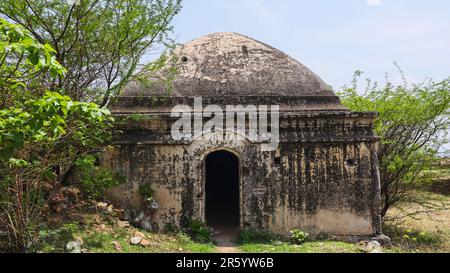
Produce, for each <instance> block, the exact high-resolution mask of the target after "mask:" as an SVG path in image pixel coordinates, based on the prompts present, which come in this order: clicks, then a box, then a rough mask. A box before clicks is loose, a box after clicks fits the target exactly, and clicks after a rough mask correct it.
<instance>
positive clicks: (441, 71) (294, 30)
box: [174, 0, 450, 89]
mask: <svg viewBox="0 0 450 273" xmlns="http://www.w3.org/2000/svg"><path fill="white" fill-rule="evenodd" d="M174 27H175V28H174V37H175V38H176V41H177V42H179V43H183V42H187V41H189V40H192V39H195V38H197V37H200V36H202V35H205V34H208V33H212V32H219V31H232V32H238V33H241V34H244V35H247V36H250V37H252V38H255V39H257V40H260V41H262V42H265V43H267V44H270V45H272V46H274V47H276V48H278V49H280V50H282V51H284V52H286V53H287V54H289V55H291V56H292V57H294V58H296V59H297V60H299V61H300V62H302V63H303V64H305V65H306V66H308V67H309V68H310V69H312V70H313V71H314V72H316V73H317V74H318V75H319V76H320V77H321V78H322V79H323V80H324V81H325V82H327V83H328V84H330V85H332V86H333V87H334V88H335V89H339V87H341V86H343V85H344V84H348V83H349V82H350V81H351V77H352V74H353V72H354V71H355V70H363V71H364V72H365V76H366V77H370V78H371V79H373V80H377V81H380V82H384V78H385V73H386V72H387V73H389V75H390V79H391V80H392V81H394V82H399V81H400V78H401V77H400V75H399V73H398V72H397V69H396V68H395V66H394V65H393V61H397V62H398V63H399V65H400V66H401V68H402V70H403V71H404V72H405V74H406V77H407V79H408V80H409V81H411V82H420V81H422V80H424V79H425V78H427V77H431V78H433V79H435V80H441V79H444V78H446V77H448V76H450V1H448V0H315V1H312V0H309V1H306V0H301V1H299V0H281V1H280V0H278V1H275V0H184V2H183V9H182V11H181V13H180V14H179V15H177V17H176V18H175V20H174Z"/></svg>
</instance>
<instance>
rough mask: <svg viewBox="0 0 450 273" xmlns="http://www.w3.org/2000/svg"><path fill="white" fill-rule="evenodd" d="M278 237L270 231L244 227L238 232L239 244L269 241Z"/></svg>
mask: <svg viewBox="0 0 450 273" xmlns="http://www.w3.org/2000/svg"><path fill="white" fill-rule="evenodd" d="M278 239H279V238H278V236H276V235H275V234H273V233H272V232H270V231H267V230H257V229H253V228H246V229H243V230H241V232H240V233H239V238H238V242H239V243H241V244H250V243H269V242H273V241H276V240H278Z"/></svg>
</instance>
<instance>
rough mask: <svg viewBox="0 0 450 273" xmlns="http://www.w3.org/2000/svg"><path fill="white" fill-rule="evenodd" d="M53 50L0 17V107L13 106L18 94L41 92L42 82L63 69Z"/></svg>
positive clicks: (22, 96) (59, 73)
mask: <svg viewBox="0 0 450 273" xmlns="http://www.w3.org/2000/svg"><path fill="white" fill-rule="evenodd" d="M53 53H54V50H53V48H52V47H51V46H50V45H48V44H40V43H38V42H36V41H35V40H34V39H33V37H32V35H31V34H30V33H29V32H28V31H26V30H25V29H23V28H22V27H21V26H18V25H15V24H11V23H9V22H7V21H6V20H4V19H2V18H0V109H3V108H5V107H10V106H13V104H14V103H15V100H17V98H18V97H20V98H22V99H29V98H31V97H32V96H39V95H42V94H43V93H44V92H45V88H47V86H42V82H45V81H49V80H52V79H53V78H55V77H57V76H58V75H63V74H64V73H65V72H66V70H65V69H64V68H63V67H62V66H61V65H60V64H59V63H58V62H57V61H56V58H55V56H54V55H53Z"/></svg>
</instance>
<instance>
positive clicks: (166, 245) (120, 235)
mask: <svg viewBox="0 0 450 273" xmlns="http://www.w3.org/2000/svg"><path fill="white" fill-rule="evenodd" d="M85 216H86V223H85V224H83V225H81V224H78V223H65V224H61V225H58V226H51V227H47V228H46V229H43V230H41V232H40V235H41V242H42V243H41V247H40V251H39V252H65V249H64V248H65V245H66V244H67V242H69V241H71V240H74V239H75V238H77V237H79V238H81V239H82V240H83V245H82V248H84V249H85V250H86V251H87V252H91V253H97V252H102V253H103V252H105V253H118V252H120V253H147V252H213V251H214V249H215V246H214V245H213V244H212V243H207V244H201V243H196V242H193V241H192V240H190V239H189V237H188V236H186V235H184V234H181V233H179V234H162V233H154V232H146V231H144V230H139V229H136V228H132V227H127V228H121V227H118V226H117V225H115V224H114V221H113V220H112V219H111V218H109V217H103V218H102V222H101V224H97V223H95V221H94V218H95V215H85ZM136 231H139V232H141V233H143V234H144V235H145V239H146V240H148V241H150V246H147V247H144V246H142V245H132V244H130V242H129V240H130V238H131V237H133V236H134V233H135V232H136ZM113 242H117V243H119V244H120V246H121V250H120V251H118V250H117V249H116V247H115V245H114V243H113Z"/></svg>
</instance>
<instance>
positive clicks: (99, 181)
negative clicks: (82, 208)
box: [80, 167, 124, 200]
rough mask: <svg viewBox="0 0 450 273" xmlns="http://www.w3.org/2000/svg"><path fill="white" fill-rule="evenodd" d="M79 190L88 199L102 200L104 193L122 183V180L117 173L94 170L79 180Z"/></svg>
mask: <svg viewBox="0 0 450 273" xmlns="http://www.w3.org/2000/svg"><path fill="white" fill-rule="evenodd" d="M80 183H81V190H82V191H83V194H84V196H85V197H86V198H88V199H94V200H97V199H103V196H104V195H105V193H106V191H107V190H108V189H110V188H113V187H116V186H119V185H120V184H122V183H124V179H123V177H122V176H120V175H119V174H117V173H113V172H111V171H109V170H107V169H103V168H99V167H97V168H94V169H92V170H91V171H90V172H89V173H87V174H86V173H85V174H83V175H82V177H81V179H80Z"/></svg>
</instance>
